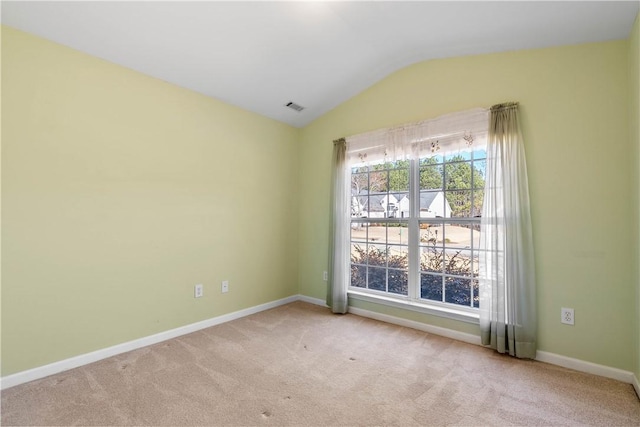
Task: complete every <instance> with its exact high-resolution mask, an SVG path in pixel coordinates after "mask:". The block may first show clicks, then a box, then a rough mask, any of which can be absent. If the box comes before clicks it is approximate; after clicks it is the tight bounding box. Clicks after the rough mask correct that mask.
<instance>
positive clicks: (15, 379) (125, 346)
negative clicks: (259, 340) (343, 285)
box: [0, 295, 308, 390]
mask: <svg viewBox="0 0 640 427" xmlns="http://www.w3.org/2000/svg"><path fill="white" fill-rule="evenodd" d="M307 298H308V297H307ZM300 299H301V298H300V295H292V296H290V297H287V298H283V299H279V300H276V301H271V302H268V303H265V304H260V305H256V306H254V307H249V308H245V309H244V310H239V311H234V312H233V313H228V314H223V315H222V316H217V317H213V318H211V319H207V320H203V321H201V322H196V323H192V324H190V325H186V326H181V327H179V328H175V329H170V330H168V331H164V332H160V333H158V334H154V335H149V336H147V337H142V338H139V339H136V340H133V341H129V342H125V343H122V344H117V345H114V346H112V347H107V348H103V349H101V350H96V351H92V352H91V353H86V354H81V355H79V356H75V357H71V358H69V359H65V360H60V361H58V362H54V363H50V364H48V365H44V366H38V367H37V368H33V369H29V370H26V371H22V372H17V373H15V374H12V375H7V376H5V377H2V378H1V379H0V390H4V389H6V388H9V387H13V386H16V385H19V384H23V383H26V382H29V381H34V380H38V379H40V378H44V377H48V376H49V375H53V374H57V373H59V372H63V371H68V370H69V369H74V368H78V367H80V366H84V365H88V364H89V363H93V362H97V361H99V360H102V359H106V358H108V357H112V356H115V355H118V354H122V353H126V352H128V351H132V350H137V349H139V348H142V347H146V346H149V345H152V344H157V343H159V342H162V341H166V340H169V339H172V338H176V337H179V336H181V335H186V334H190V333H192V332H196V331H199V330H201V329H205V328H210V327H211V326H215V325H219V324H221V323H226V322H229V321H231V320H235V319H239V318H241V317H245V316H249V315H251V314H255V313H259V312H261V311H265V310H269V309H272V308H275V307H278V306H281V305H284V304H288V303H290V302H294V301H298V300H300Z"/></svg>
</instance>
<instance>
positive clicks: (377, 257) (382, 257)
mask: <svg viewBox="0 0 640 427" xmlns="http://www.w3.org/2000/svg"><path fill="white" fill-rule="evenodd" d="M368 249H369V250H368V251H367V264H369V265H376V266H380V267H386V266H387V251H386V249H385V247H384V246H380V245H377V246H372V245H369V248H368Z"/></svg>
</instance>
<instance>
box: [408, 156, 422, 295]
mask: <svg viewBox="0 0 640 427" xmlns="http://www.w3.org/2000/svg"><path fill="white" fill-rule="evenodd" d="M409 200H410V203H409V277H408V279H409V289H408V293H409V298H411V299H414V300H417V299H418V298H419V297H420V223H419V218H420V161H419V160H418V159H412V160H411V162H410V163H409Z"/></svg>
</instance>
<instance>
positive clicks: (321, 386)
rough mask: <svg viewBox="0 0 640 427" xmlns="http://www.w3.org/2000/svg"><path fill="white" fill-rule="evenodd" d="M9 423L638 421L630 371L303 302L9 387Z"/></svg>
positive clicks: (5, 416)
mask: <svg viewBox="0 0 640 427" xmlns="http://www.w3.org/2000/svg"><path fill="white" fill-rule="evenodd" d="M2 424H3V425H300V426H301V425H316V426H326V425H402V426H405V425H407V426H409V425H466V426H478V425H545V426H546V425H603V426H604V425H606V426H621V425H640V401H639V400H638V398H637V396H636V395H635V392H634V390H633V388H632V386H631V385H629V384H624V383H621V382H618V381H614V380H609V379H606V378H602V377H597V376H593V375H588V374H582V373H579V372H574V371H571V370H568V369H564V368H559V367H555V366H552V365H547V364H544V363H539V362H533V361H520V360H514V359H513V358H510V357H507V356H500V355H498V354H497V353H495V352H493V351H491V350H487V349H484V348H480V347H477V346H473V345H469V344H464V343H461V342H457V341H454V340H450V339H447V338H442V337H438V336H435V335H430V334H426V333H424V332H420V331H416V330H412V329H407V328H402V327H399V326H395V325H389V324H385V323H381V322H377V321H373V320H369V319H365V318H362V317H358V316H354V315H344V316H338V315H332V314H330V313H329V311H328V310H327V309H323V308H321V307H316V306H312V305H309V304H305V303H302V302H297V303H293V304H289V305H286V306H283V307H279V308H276V309H273V310H270V311H266V312H263V313H259V314H256V315H253V316H250V317H246V318H243V319H239V320H235V321H233V322H229V323H226V324H223V325H219V326H215V327H212V328H209V329H206V330H203V331H200V332H196V333H193V334H190V335H186V336H183V337H180V338H177V339H174V340H171V341H166V342H163V343H160V344H157V345H154V346H151V347H147V348H143V349H140V350H136V351H133V352H130V353H126V354H123V355H120V356H116V357H112V358H110V359H106V360H103V361H100V362H97V363H94V364H91V365H88V366H85V367H82V368H78V369H74V370H72V371H68V372H64V373H61V374H58V375H54V376H51V377H48V378H45V379H42V380H38V381H34V382H31V383H28V384H23V385H20V386H17V387H13V388H10V389H8V390H5V391H3V392H2Z"/></svg>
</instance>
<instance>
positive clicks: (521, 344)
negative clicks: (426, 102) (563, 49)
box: [479, 103, 537, 358]
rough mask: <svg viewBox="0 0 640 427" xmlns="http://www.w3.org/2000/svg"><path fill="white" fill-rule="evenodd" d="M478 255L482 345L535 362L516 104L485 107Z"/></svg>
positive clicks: (527, 221) (525, 191)
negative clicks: (487, 111) (486, 131)
mask: <svg viewBox="0 0 640 427" xmlns="http://www.w3.org/2000/svg"><path fill="white" fill-rule="evenodd" d="M480 250H481V251H480V265H479V270H480V271H479V273H480V278H479V280H480V331H481V338H482V343H483V344H484V345H489V346H491V347H492V348H495V349H496V350H497V351H498V352H500V353H509V354H510V355H512V356H516V357H519V358H535V356H536V329H537V326H536V303H535V294H536V289H535V274H534V254H533V237H532V231H531V216H530V212H529V190H528V181H527V166H526V163H525V153H524V146H523V141H522V135H521V133H520V128H519V122H518V104H517V103H508V104H500V105H495V106H493V107H492V108H491V115H490V121H489V137H488V140H487V166H486V177H485V196H484V205H483V211H482V233H481V237H480Z"/></svg>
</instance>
